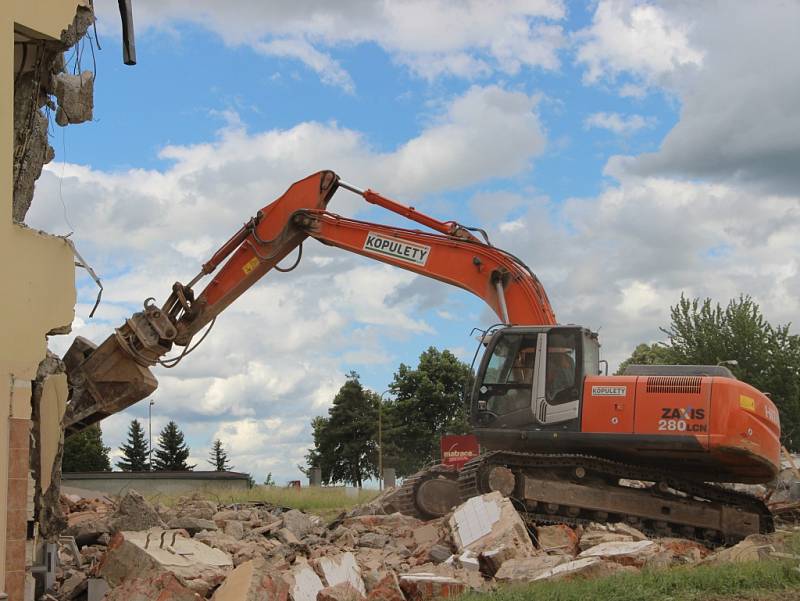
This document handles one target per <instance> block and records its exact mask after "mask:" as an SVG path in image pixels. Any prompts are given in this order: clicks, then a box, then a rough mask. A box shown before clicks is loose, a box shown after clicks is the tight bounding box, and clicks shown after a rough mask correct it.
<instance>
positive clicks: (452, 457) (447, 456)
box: [439, 434, 480, 470]
mask: <svg viewBox="0 0 800 601" xmlns="http://www.w3.org/2000/svg"><path fill="white" fill-rule="evenodd" d="M439 444H440V445H441V449H442V463H444V464H445V465H452V466H454V467H455V468H456V469H459V470H460V469H461V468H462V467H463V466H464V464H465V463H466V462H467V461H469V460H470V459H472V458H473V457H477V456H478V455H479V454H480V448H479V446H478V439H477V437H476V436H475V435H474V434H465V435H463V436H461V435H454V434H452V435H448V436H442V437H441V439H440V443H439Z"/></svg>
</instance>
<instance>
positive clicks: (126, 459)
mask: <svg viewBox="0 0 800 601" xmlns="http://www.w3.org/2000/svg"><path fill="white" fill-rule="evenodd" d="M147 447H148V445H147V440H145V437H144V428H142V424H140V423H139V420H138V419H135V420H133V421H131V425H130V426H129V427H128V444H124V445H122V446H121V447H120V448H119V450H120V451H121V452H122V459H121V460H120V461H117V467H118V468H119V469H121V470H122V471H123V472H147V471H149V470H150V464H149V463H148V448H147Z"/></svg>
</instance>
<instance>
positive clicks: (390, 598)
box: [367, 572, 406, 601]
mask: <svg viewBox="0 0 800 601" xmlns="http://www.w3.org/2000/svg"><path fill="white" fill-rule="evenodd" d="M367 601H406V598H405V596H404V595H403V591H402V590H401V588H400V580H399V578H398V577H397V574H395V573H394V572H390V573H388V574H387V575H386V576H384V577H383V578H382V579H381V580H379V581H378V583H377V584H376V585H375V586H374V587H373V588H372V589H371V590H370V591H369V594H368V595H367Z"/></svg>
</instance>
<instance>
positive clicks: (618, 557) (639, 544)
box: [578, 540, 661, 568]
mask: <svg viewBox="0 0 800 601" xmlns="http://www.w3.org/2000/svg"><path fill="white" fill-rule="evenodd" d="M659 551H661V548H660V547H659V546H658V545H657V544H656V543H654V542H653V541H651V540H639V541H611V542H607V543H601V544H599V545H596V546H594V547H592V548H590V549H587V550H586V551H582V552H581V554H580V555H578V558H579V559H581V558H585V557H599V558H601V559H607V560H610V561H613V562H615V563H618V564H621V565H624V566H634V567H637V568H641V567H642V566H644V565H645V564H647V563H648V562H649V561H652V560H653V559H654V557H655V556H656V555H657V554H658V553H659Z"/></svg>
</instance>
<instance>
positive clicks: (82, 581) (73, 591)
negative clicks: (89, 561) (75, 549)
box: [58, 570, 89, 601]
mask: <svg viewBox="0 0 800 601" xmlns="http://www.w3.org/2000/svg"><path fill="white" fill-rule="evenodd" d="M88 586H89V583H88V579H87V577H86V574H84V573H83V572H81V571H78V570H75V571H73V572H72V573H71V575H70V576H69V578H67V579H66V580H64V582H62V583H61V586H60V587H59V588H58V597H59V599H61V600H62V601H70V600H71V599H74V598H75V597H77V596H78V595H81V594H82V593H83V592H84V591H85V590H86V589H87V588H88Z"/></svg>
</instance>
